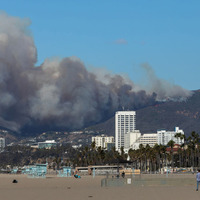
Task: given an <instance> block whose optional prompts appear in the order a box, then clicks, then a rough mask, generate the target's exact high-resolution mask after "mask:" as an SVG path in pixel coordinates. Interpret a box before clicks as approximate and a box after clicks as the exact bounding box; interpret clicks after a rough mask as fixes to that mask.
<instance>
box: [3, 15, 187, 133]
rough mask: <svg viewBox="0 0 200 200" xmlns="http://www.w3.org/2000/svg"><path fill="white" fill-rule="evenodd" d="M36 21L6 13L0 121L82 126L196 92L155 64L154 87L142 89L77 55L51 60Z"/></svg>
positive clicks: (23, 127) (19, 126) (17, 126)
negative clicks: (42, 53)
mask: <svg viewBox="0 0 200 200" xmlns="http://www.w3.org/2000/svg"><path fill="white" fill-rule="evenodd" d="M29 25H30V21H29V20H28V19H20V18H16V17H10V16H8V15H7V14H5V13H1V14H0V96H1V98H0V116H1V117H0V126H3V127H6V128H9V129H12V130H15V131H27V130H29V131H30V130H32V131H35V130H37V131H38V130H55V129H59V128H60V129H79V128H82V127H84V126H88V125H91V124H95V123H98V122H101V121H102V120H105V119H108V118H110V117H111V116H113V114H114V113H115V111H117V110H119V109H122V108H124V109H129V110H131V109H134V110H136V109H139V108H141V107H145V106H148V105H154V104H155V103H156V102H157V101H158V100H162V99H166V98H173V99H176V98H178V97H180V96H181V97H183V98H186V97H188V96H189V95H190V92H188V91H187V90H184V89H182V88H181V87H179V86H173V85H169V84H166V83H165V82H163V81H162V80H160V79H157V78H156V77H155V74H154V73H153V72H152V71H151V69H150V68H148V67H146V68H147V71H149V77H153V79H152V78H151V80H153V81H152V84H151V85H152V87H151V88H149V90H148V91H147V90H144V89H142V90H140V89H139V87H138V86H136V85H135V84H134V83H133V82H132V81H130V80H129V79H127V78H124V77H123V76H120V75H112V74H110V73H94V72H90V71H88V70H87V69H86V67H85V66H84V64H83V63H82V62H81V61H80V60H79V59H78V58H75V57H70V58H64V59H62V60H56V59H54V60H50V59H46V60H45V61H44V63H43V64H42V65H41V66H38V67H35V63H36V61H37V51H36V47H35V45H34V41H33V38H32V37H31V33H30V31H29V29H28V27H29Z"/></svg>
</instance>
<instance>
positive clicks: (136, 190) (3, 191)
mask: <svg viewBox="0 0 200 200" xmlns="http://www.w3.org/2000/svg"><path fill="white" fill-rule="evenodd" d="M160 176H161V175H156V176H151V175H143V178H144V179H149V180H151V178H152V177H153V178H155V177H158V178H159V177H160ZM180 177H181V178H182V180H183V182H184V180H190V182H189V183H188V184H180V182H178V184H177V185H162V184H160V185H155V184H152V185H151V184H149V185H143V186H141V185H140V186H135V185H125V186H115V187H114V186H112V187H101V180H102V179H103V178H105V177H104V176H96V177H94V178H93V177H92V176H82V177H81V179H76V178H74V177H65V178H64V177H56V176H47V177H46V178H27V176H26V175H7V174H1V175H0V199H1V200H11V199H12V200H13V199H15V200H36V199H38V200H66V199H68V200H79V199H80V200H85V199H91V200H103V199H105V200H107V199H108V200H109V199H113V200H145V199H148V200H151V199H152V200H169V199H172V198H173V199H181V200H189V199H192V200H196V199H200V191H199V192H197V191H195V189H196V181H195V175H192V174H190V175H183V176H181V175H173V177H170V176H169V178H172V179H175V180H176V179H179V178H180ZM14 179H16V180H17V181H18V183H12V181H13V180H14ZM193 180H194V181H193Z"/></svg>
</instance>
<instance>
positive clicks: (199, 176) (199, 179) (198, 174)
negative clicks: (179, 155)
mask: <svg viewBox="0 0 200 200" xmlns="http://www.w3.org/2000/svg"><path fill="white" fill-rule="evenodd" d="M196 179H197V189H196V191H198V190H199V183H200V169H198V173H197V175H196Z"/></svg>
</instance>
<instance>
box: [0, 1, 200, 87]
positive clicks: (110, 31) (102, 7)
mask: <svg viewBox="0 0 200 200" xmlns="http://www.w3.org/2000/svg"><path fill="white" fill-rule="evenodd" d="M0 8H1V10H2V11H3V12H6V13H7V14H8V15H11V16H17V17H20V18H29V19H30V20H31V22H32V23H31V26H30V31H31V32H32V35H33V38H34V42H35V45H36V47H37V52H38V63H36V65H40V64H41V63H42V62H43V61H44V60H45V59H46V58H50V57H61V58H63V57H69V56H77V57H79V58H80V59H81V60H82V62H83V63H85V65H86V66H88V67H91V66H92V67H103V68H106V69H108V70H109V71H111V72H113V73H116V74H118V73H120V74H121V73H123V74H128V75H129V77H130V78H131V79H132V80H133V81H135V82H141V81H142V80H143V79H142V78H143V71H142V69H141V68H140V65H141V64H143V63H149V65H150V66H151V67H152V68H153V69H154V70H155V73H156V74H157V76H158V77H160V78H162V79H166V80H168V81H171V82H173V83H175V84H178V85H180V86H182V87H184V88H186V89H190V90H193V89H200V78H199V74H200V55H199V54H200V12H199V10H200V1H199V0H191V1H188V0H130V1H128V0H119V1H117V0H101V1H100V0H96V1H95V0H73V1H72V0H71V1H70V0H56V1H55V0H48V1H47V0H28V1H27V0H2V1H1V7H0ZM0 28H1V27H0Z"/></svg>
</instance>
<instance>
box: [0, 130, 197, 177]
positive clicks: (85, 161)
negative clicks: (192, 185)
mask: <svg viewBox="0 0 200 200" xmlns="http://www.w3.org/2000/svg"><path fill="white" fill-rule="evenodd" d="M175 137H176V138H180V140H181V141H183V140H184V142H182V145H181V146H178V148H176V151H174V146H175V142H174V141H172V140H171V141H169V142H168V144H167V145H166V146H164V145H158V144H156V145H155V146H154V147H150V146H149V145H146V146H143V145H142V144H141V145H140V146H139V149H137V150H133V149H130V150H129V152H128V154H126V153H125V152H124V150H123V148H121V151H120V152H121V153H119V152H118V151H116V150H115V147H113V148H112V149H111V150H110V151H108V150H105V149H102V148H101V147H96V146H95V143H94V142H93V143H92V144H91V145H89V146H85V147H82V148H79V149H76V150H75V149H73V148H72V147H70V146H58V147H56V148H52V149H49V150H47V149H38V150H33V149H31V148H30V147H21V146H13V147H7V148H6V151H5V152H3V153H1V154H0V166H5V165H7V164H11V165H13V166H14V165H24V164H25V165H28V164H32V163H35V162H38V159H40V160H41V162H45V161H46V159H49V158H51V159H50V160H52V161H53V162H54V163H55V164H56V165H57V166H59V165H61V164H62V165H67V166H72V165H73V166H74V167H76V166H88V165H105V164H110V165H111V164H119V163H127V159H128V160H129V164H130V165H132V166H131V167H133V168H135V169H140V170H141V171H143V172H147V173H149V172H155V171H156V172H157V171H160V170H161V169H162V168H163V167H171V168H175V167H178V168H185V167H193V168H200V137H199V134H197V133H196V132H192V133H191V134H190V136H189V137H188V138H185V136H184V135H182V134H180V133H177V134H176V136H175Z"/></svg>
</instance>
